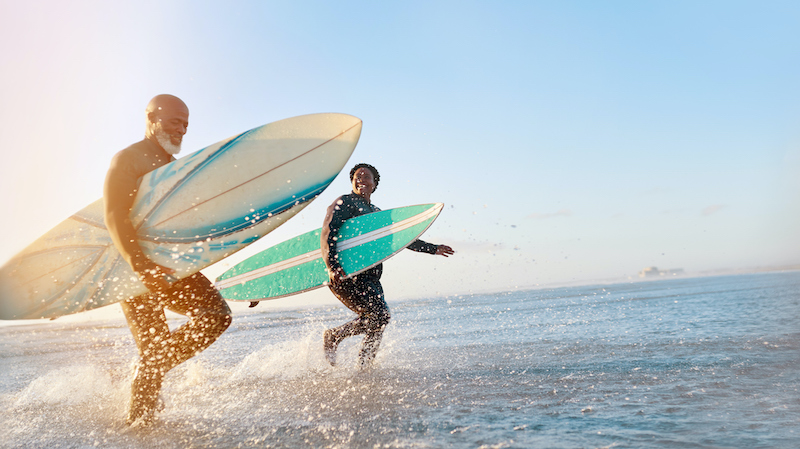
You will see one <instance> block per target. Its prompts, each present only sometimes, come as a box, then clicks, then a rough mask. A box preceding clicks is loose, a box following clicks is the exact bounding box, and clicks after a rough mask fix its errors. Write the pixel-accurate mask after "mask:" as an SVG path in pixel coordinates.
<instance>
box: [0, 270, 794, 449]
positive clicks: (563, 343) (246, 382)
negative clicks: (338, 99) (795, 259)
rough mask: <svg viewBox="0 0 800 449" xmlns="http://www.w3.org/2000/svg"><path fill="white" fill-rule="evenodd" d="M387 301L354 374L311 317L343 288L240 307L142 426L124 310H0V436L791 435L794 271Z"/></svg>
mask: <svg viewBox="0 0 800 449" xmlns="http://www.w3.org/2000/svg"><path fill="white" fill-rule="evenodd" d="M111 307H117V306H111ZM390 307H391V309H392V322H391V324H390V325H389V327H388V328H387V331H386V334H385V337H384V341H383V345H382V347H381V351H380V353H379V356H378V358H377V360H376V365H375V366H374V368H373V369H371V370H368V371H360V370H358V369H356V360H357V353H358V346H359V344H360V339H359V338H351V339H348V340H346V341H345V342H344V343H343V344H342V345H341V346H340V351H339V365H337V367H335V368H334V367H331V366H329V365H328V364H327V363H326V362H325V359H324V356H323V352H322V332H323V331H324V330H325V329H326V328H328V327H332V326H334V325H338V324H341V323H343V322H344V321H346V320H348V319H350V318H351V317H352V314H351V312H349V311H348V310H347V309H345V308H344V307H342V306H340V305H326V306H317V307H297V308H294V309H293V308H285V309H274V308H273V309H269V308H263V307H262V308H255V309H247V310H245V311H241V312H236V314H235V316H234V322H233V325H232V326H231V328H230V329H229V330H228V331H227V332H226V333H225V334H224V335H223V336H222V337H221V338H220V340H219V341H218V342H216V343H215V344H214V345H212V346H211V347H210V348H209V349H208V350H206V351H205V352H204V353H202V354H200V355H199V356H197V357H195V358H194V359H192V360H190V361H189V362H187V363H185V364H184V365H182V366H180V367H178V368H176V369H175V370H173V371H172V372H171V373H170V374H169V375H168V376H167V378H166V381H165V384H164V388H163V391H162V398H163V400H164V402H165V408H164V410H163V411H162V412H161V413H160V414H159V415H158V418H157V421H156V422H155V423H154V424H153V425H152V426H151V427H149V428H143V429H130V428H128V427H126V426H125V425H124V417H125V413H126V409H127V405H128V400H129V388H130V380H131V375H132V368H133V363H134V361H135V359H136V352H135V348H134V345H133V342H132V340H131V337H130V334H129V331H128V329H127V327H126V325H125V323H124V320H123V319H108V320H105V321H96V320H94V321H87V322H68V323H59V320H56V321H53V322H41V323H35V324H31V325H25V326H9V325H6V326H0V371H1V372H2V376H0V428H2V435H0V445H2V447H42V448H45V447H46V448H83V447H104V448H116V447H120V448H127V447H130V448H133V447H137V448H138V447H159V448H161V447H165V448H179V447H180V448H182V447H217V448H235V447H286V448H298V447H314V448H317V447H320V448H322V447H330V448H439V447H455V448H462V447H465V448H466V447H469V448H528V447H537V448H538V447H542V448H596V447H602V448H609V447H616V448H623V447H625V448H627V447H630V448H670V447H674V448H724V447H730V448H797V447H800V391H798V389H800V272H796V271H795V272H783V273H763V274H748V275H736V276H719V277H704V278H683V279H681V278H677V279H667V280H658V281H651V282H636V283H621V284H614V285H593V286H582V287H565V288H554V289H538V290H529V291H515V292H503V293H496V294H480V295H464V296H451V297H447V298H430V299H419V300H411V301H399V302H398V301H395V302H392V301H390ZM171 325H173V326H176V325H180V321H178V320H176V319H172V323H171Z"/></svg>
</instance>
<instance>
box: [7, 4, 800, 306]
mask: <svg viewBox="0 0 800 449" xmlns="http://www.w3.org/2000/svg"><path fill="white" fill-rule="evenodd" d="M798 23H800V3H798V2H795V1H778V0H775V1H769V2H757V1H731V0H725V1H712V0H710V1H703V2H696V1H670V2H664V1H638V0H637V1H623V0H619V1H609V2H596V1H549V2H545V1H404V2H370V1H358V2H349V1H344V2H330V1H308V2H307V1H237V0H233V1H227V2H212V1H169V0H162V1H149V0H147V1H136V2H129V1H118V2H107V1H99V0H98V1H87V0H76V1H71V2H61V1H55V0H54V1H37V0H32V1H28V2H19V1H11V0H0V54H1V55H2V58H0V65H1V69H0V100H2V108H0V123H2V132H1V133H0V148H1V149H2V150H0V151H2V157H3V159H4V162H3V163H2V164H0V189H2V196H0V211H2V216H3V218H4V219H3V220H2V222H0V232H2V234H3V236H4V237H3V238H2V239H0V263H3V262H4V261H7V260H8V259H10V258H11V257H13V255H14V254H16V253H17V252H19V251H20V250H22V249H23V248H24V247H25V246H27V245H28V244H30V243H31V242H33V240H35V239H36V238H38V237H39V236H40V235H42V234H44V233H45V232H46V231H47V230H48V229H50V228H52V227H53V226H55V225H56V224H57V223H59V222H60V221H62V220H64V219H66V218H68V217H69V216H70V215H71V214H73V213H74V212H76V211H78V210H80V209H81V208H83V207H84V206H86V205H88V204H89V203H91V202H92V201H94V200H96V199H98V198H100V197H101V196H102V186H103V180H104V177H105V172H106V170H107V168H108V164H109V162H110V160H111V157H112V156H113V155H114V154H115V153H116V152H117V151H119V150H121V149H123V148H125V147H127V146H128V145H130V144H131V143H134V142H136V141H138V140H140V139H141V138H142V137H143V134H144V108H145V106H146V104H147V102H148V101H149V100H150V98H152V97H153V96H155V95H157V94H161V93H171V94H174V95H177V96H179V97H180V98H182V99H183V100H184V101H185V102H186V103H187V104H188V106H189V108H190V111H191V116H190V126H189V132H188V134H187V135H186V136H185V138H184V144H183V148H184V152H183V153H182V154H188V153H189V152H191V151H194V150H197V149H200V148H203V147H205V146H207V145H209V144H212V143H214V142H217V141H219V140H222V139H224V138H227V137H229V136H232V135H234V134H238V133H240V132H242V131H245V130H247V129H250V128H253V127H256V126H260V125H262V124H265V123H269V122H272V121H276V120H280V119H283V118H288V117H292V116H297V115H302V114H309V113H318V112H342V113H347V114H351V115H355V116H357V117H359V118H361V119H362V120H363V130H362V134H361V140H360V142H359V144H358V146H357V148H356V150H355V152H354V153H353V156H352V158H351V160H350V162H349V163H348V166H347V168H346V170H345V171H344V172H343V173H342V174H341V175H340V176H339V177H338V178H337V179H336V180H335V181H334V183H333V184H332V185H331V186H330V187H329V188H328V190H326V191H325V192H324V193H323V194H322V195H321V196H320V197H319V198H318V199H317V200H316V201H315V202H314V203H312V204H311V205H310V206H308V207H307V208H306V209H305V210H304V211H303V212H302V213H301V214H299V215H298V216H296V217H295V218H293V219H291V220H290V221H289V222H288V223H286V224H285V225H283V226H282V227H280V228H278V229H277V230H275V231H274V232H273V233H271V234H269V235H267V236H266V237H264V238H263V239H261V240H260V241H259V242H257V243H255V244H253V245H251V246H250V247H249V248H247V249H246V250H243V251H241V252H240V253H238V254H236V255H234V256H231V257H230V258H229V259H226V260H225V261H223V262H221V263H219V264H217V265H215V266H212V267H210V268H209V269H207V270H205V271H204V272H205V273H206V274H207V275H209V277H212V278H213V277H215V276H217V275H219V274H221V273H222V272H224V270H225V269H227V268H229V267H230V266H232V265H233V264H235V263H236V262H238V261H240V260H242V259H244V258H245V257H246V256H249V255H252V254H255V253H256V252H258V251H260V250H263V249H265V248H268V247H270V246H272V245H274V244H277V243H279V242H281V241H283V240H285V239H287V238H290V237H292V236H294V235H298V234H301V233H304V232H307V231H310V230H312V229H315V228H318V227H320V226H321V223H322V218H323V216H324V211H325V208H326V207H327V206H328V205H329V204H330V203H331V202H332V201H333V200H334V199H335V198H336V197H338V196H339V195H342V194H344V193H349V191H350V184H349V180H348V179H347V171H349V170H348V169H349V167H350V166H352V165H353V164H355V163H358V162H368V163H371V164H373V165H375V166H376V167H377V168H378V169H379V171H380V173H381V182H380V186H379V187H378V189H377V191H376V192H375V194H374V195H373V197H372V200H373V203H375V204H376V205H378V206H379V207H381V208H382V209H389V208H392V207H399V206H405V205H411V204H420V203H432V202H442V203H445V209H444V211H443V212H442V213H441V215H440V216H439V218H438V219H437V220H436V222H435V223H434V224H433V225H432V226H431V228H430V229H429V230H428V231H427V232H426V233H425V234H424V235H423V237H422V238H423V239H424V240H426V241H429V242H432V243H444V244H447V245H450V246H451V247H452V248H453V249H455V250H456V254H455V255H454V256H452V257H450V258H444V257H432V256H429V255H425V254H418V253H413V252H411V251H405V252H402V253H401V254H399V255H397V256H395V257H394V258H392V259H390V260H389V261H387V262H386V264H385V274H384V288H385V290H386V293H387V298H388V299H389V300H392V299H399V298H417V297H434V296H447V295H461V294H469V293H476V292H496V291H509V290H519V289H526V288H531V287H542V286H554V285H564V284H571V283H592V282H603V281H607V280H627V279H638V277H637V274H638V272H639V271H640V270H642V269H643V268H645V267H648V266H657V267H659V268H662V269H674V268H682V269H683V270H685V272H686V273H687V274H697V273H709V272H720V270H750V269H758V268H763V267H780V266H792V265H794V266H797V265H799V264H800V83H798V80H800V27H798ZM277 301H283V302H284V304H286V303H297V302H302V301H308V302H314V301H335V300H334V299H333V297H332V295H331V294H330V293H329V292H328V291H326V290H318V291H316V292H313V293H307V294H303V295H299V296H298V297H293V298H289V299H282V300H277ZM277 301H276V302H277Z"/></svg>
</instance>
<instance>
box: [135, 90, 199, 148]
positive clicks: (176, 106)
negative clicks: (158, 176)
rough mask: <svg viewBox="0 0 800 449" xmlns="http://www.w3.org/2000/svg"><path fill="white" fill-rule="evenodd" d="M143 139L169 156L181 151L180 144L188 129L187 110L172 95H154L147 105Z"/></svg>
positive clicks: (183, 104) (184, 105) (180, 101)
mask: <svg viewBox="0 0 800 449" xmlns="http://www.w3.org/2000/svg"><path fill="white" fill-rule="evenodd" d="M145 113H146V115H147V122H146V123H147V128H146V130H145V137H146V138H148V139H150V140H151V141H152V142H153V143H155V144H156V145H158V146H159V147H161V148H162V149H163V150H164V151H166V152H167V153H169V154H177V153H178V152H179V151H180V150H181V142H183V135H184V134H186V129H187V128H188V127H189V108H188V107H187V106H186V103H184V102H183V101H182V100H181V99H180V98H178V97H176V96H174V95H167V94H162V95H156V96H155V97H153V99H152V100H150V103H148V104H147V109H146V110H145Z"/></svg>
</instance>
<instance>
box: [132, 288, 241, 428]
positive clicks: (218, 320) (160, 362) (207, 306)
mask: <svg viewBox="0 0 800 449" xmlns="http://www.w3.org/2000/svg"><path fill="white" fill-rule="evenodd" d="M165 306H166V307H167V308H168V309H169V310H171V311H174V312H176V313H180V314H183V315H186V316H188V317H189V321H188V322H186V323H185V324H184V325H183V326H181V327H180V328H179V329H177V330H176V331H175V332H170V331H169V327H168V326H167V320H166V316H165V315H164V307H165ZM122 310H123V312H124V313H125V317H126V318H127V320H128V326H129V327H130V329H131V333H132V334H133V337H134V340H135V341H136V346H137V348H138V349H139V356H140V361H139V364H138V366H137V370H136V374H135V375H134V380H133V385H132V386H131V409H130V413H129V415H128V423H129V424H131V423H132V422H133V421H136V420H137V419H140V418H142V417H145V418H146V419H149V418H150V417H151V416H152V411H153V409H154V407H155V405H156V402H157V400H158V392H159V390H160V388H161V382H162V379H163V377H164V375H165V374H166V373H167V372H168V371H169V370H171V369H172V368H174V367H176V366H177V365H179V364H181V363H183V362H184V361H186V360H188V359H189V358H191V357H192V356H194V355H195V354H197V353H198V352H200V351H202V350H203V349H205V348H207V347H208V346H209V345H211V343H213V342H214V341H215V340H216V339H217V338H218V337H219V336H220V335H221V334H222V333H223V332H224V331H225V330H226V329H227V328H228V326H229V325H230V323H231V312H230V308H228V305H227V304H226V303H225V300H224V299H223V298H222V296H220V294H219V292H218V291H217V290H216V289H215V288H214V286H213V285H212V284H211V282H210V281H209V280H208V279H207V278H206V277H205V276H203V275H202V274H200V273H196V274H195V275H192V276H190V277H188V278H186V279H184V280H182V281H179V282H177V283H176V284H174V286H173V288H171V289H170V290H168V291H167V292H165V293H164V294H161V295H143V296H140V297H137V298H133V299H131V300H128V301H125V302H123V303H122Z"/></svg>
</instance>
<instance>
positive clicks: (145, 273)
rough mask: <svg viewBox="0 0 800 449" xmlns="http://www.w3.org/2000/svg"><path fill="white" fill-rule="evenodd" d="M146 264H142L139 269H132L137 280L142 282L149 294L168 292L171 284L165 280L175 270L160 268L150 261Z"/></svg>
mask: <svg viewBox="0 0 800 449" xmlns="http://www.w3.org/2000/svg"><path fill="white" fill-rule="evenodd" d="M148 262H149V263H145V264H142V266H141V267H136V268H135V269H134V271H136V274H137V275H138V276H139V280H140V281H142V284H144V286H145V287H147V289H148V290H150V292H151V293H159V292H163V291H166V290H169V288H170V287H171V284H170V283H169V281H168V280H167V278H168V277H171V276H172V275H174V274H175V270H173V269H172V268H167V267H162V266H161V265H158V264H156V263H154V262H152V261H150V260H148Z"/></svg>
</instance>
